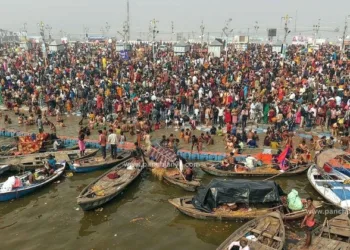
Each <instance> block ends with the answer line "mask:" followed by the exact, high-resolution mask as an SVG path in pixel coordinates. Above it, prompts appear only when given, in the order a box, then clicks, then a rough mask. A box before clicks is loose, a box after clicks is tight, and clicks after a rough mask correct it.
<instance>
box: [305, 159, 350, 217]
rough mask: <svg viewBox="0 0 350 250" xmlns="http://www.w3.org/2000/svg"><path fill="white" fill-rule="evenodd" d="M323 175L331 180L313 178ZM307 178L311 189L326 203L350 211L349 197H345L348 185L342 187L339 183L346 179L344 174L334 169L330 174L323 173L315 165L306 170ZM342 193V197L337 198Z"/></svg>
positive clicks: (349, 191) (349, 189)
mask: <svg viewBox="0 0 350 250" xmlns="http://www.w3.org/2000/svg"><path fill="white" fill-rule="evenodd" d="M323 175H324V176H329V177H330V178H332V180H328V179H322V180H321V179H320V180H318V179H315V177H317V176H323ZM307 177H308V180H309V182H310V184H311V185H312V187H313V188H314V189H315V190H316V191H317V192H318V193H319V194H320V195H321V196H322V197H323V198H324V199H325V200H326V201H328V202H329V203H331V204H333V205H334V206H337V207H339V208H342V209H345V210H349V211H350V195H348V196H346V194H350V185H344V184H343V183H342V182H341V181H344V180H346V179H347V177H346V176H345V175H344V174H342V173H340V172H338V171H336V170H335V169H333V170H332V172H331V173H323V172H322V170H320V169H319V168H318V167H317V166H316V165H313V166H311V167H310V169H309V170H308V173H307ZM335 177H336V178H337V180H336V179H335ZM326 178H328V177H326ZM329 185H333V187H331V188H330V186H329ZM334 185H335V186H334ZM338 185H339V186H338ZM338 190H339V191H338ZM343 192H346V193H344V197H339V195H342V193H343ZM342 198H344V199H342Z"/></svg>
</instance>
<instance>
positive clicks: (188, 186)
mask: <svg viewBox="0 0 350 250" xmlns="http://www.w3.org/2000/svg"><path fill="white" fill-rule="evenodd" d="M163 178H164V180H166V181H168V182H170V183H171V184H173V185H176V186H178V187H181V188H182V189H184V190H186V191H189V192H195V191H196V190H197V188H198V187H199V186H200V182H199V181H191V182H189V181H188V182H187V183H185V182H184V181H183V182H180V181H178V180H176V179H174V178H170V177H168V176H166V175H164V176H163Z"/></svg>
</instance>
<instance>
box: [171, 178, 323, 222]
mask: <svg viewBox="0 0 350 250" xmlns="http://www.w3.org/2000/svg"><path fill="white" fill-rule="evenodd" d="M247 194H249V195H247ZM282 196H284V193H283V191H282V190H281V188H280V187H279V185H278V184H276V183H275V182H273V181H249V180H240V179H236V180H216V179H214V180H212V181H211V182H210V183H209V184H208V185H207V186H206V188H205V189H203V190H200V191H199V192H198V193H197V195H195V196H185V197H180V198H175V199H170V200H169V202H170V203H171V204H172V205H173V206H174V207H175V208H177V209H178V210H179V211H180V212H182V213H183V214H186V215H188V216H191V217H193V218H196V219H204V220H206V219H215V220H223V221H224V220H237V219H252V218H256V217H259V216H262V215H266V214H268V213H270V212H272V211H275V210H279V211H281V212H282V214H283V219H284V220H297V219H301V218H303V217H304V216H305V215H306V209H305V207H304V208H302V209H301V210H299V211H291V210H289V209H288V208H287V205H286V204H283V202H282V201H281V197H282ZM246 204H249V207H247V206H246ZM314 206H315V207H316V208H319V207H321V206H322V203H321V202H318V201H314Z"/></svg>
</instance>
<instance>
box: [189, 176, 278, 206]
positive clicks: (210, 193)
mask: <svg viewBox="0 0 350 250" xmlns="http://www.w3.org/2000/svg"><path fill="white" fill-rule="evenodd" d="M283 195H285V194H284V192H283V190H282V189H281V187H280V186H279V185H278V184H277V183H276V182H274V181H252V180H241V179H236V180H222V179H213V180H212V181H211V182H210V183H209V184H208V185H207V186H206V187H205V188H203V189H200V190H199V191H198V193H197V195H195V196H194V197H193V198H192V204H193V206H194V207H195V208H197V209H199V210H201V211H203V212H208V213H210V212H212V211H213V209H214V208H217V207H219V206H220V205H223V204H228V203H243V204H247V205H249V204H256V203H260V204H262V203H265V204H266V203H270V204H273V203H278V204H279V203H281V200H280V196H283Z"/></svg>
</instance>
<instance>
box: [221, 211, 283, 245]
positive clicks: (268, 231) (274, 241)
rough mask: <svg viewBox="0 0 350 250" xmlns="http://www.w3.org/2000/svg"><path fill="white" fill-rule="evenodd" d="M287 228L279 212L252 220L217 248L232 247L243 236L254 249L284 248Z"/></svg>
mask: <svg viewBox="0 0 350 250" xmlns="http://www.w3.org/2000/svg"><path fill="white" fill-rule="evenodd" d="M285 235H286V232H285V228H284V223H283V220H282V216H281V214H280V213H279V212H272V213H269V214H267V215H264V216H261V217H258V218H256V219H254V220H251V221H249V222H247V223H246V224H244V225H243V226H241V227H240V228H239V229H237V230H236V231H235V232H234V233H233V234H231V235H230V236H229V237H228V238H227V239H226V240H225V241H224V242H223V243H222V244H221V245H220V246H219V247H218V248H217V249H216V250H227V249H230V248H231V247H230V246H231V244H232V243H233V242H239V241H240V240H241V239H242V238H247V237H248V239H254V240H248V246H249V248H250V249H252V250H282V249H283V246H284V242H285Z"/></svg>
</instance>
